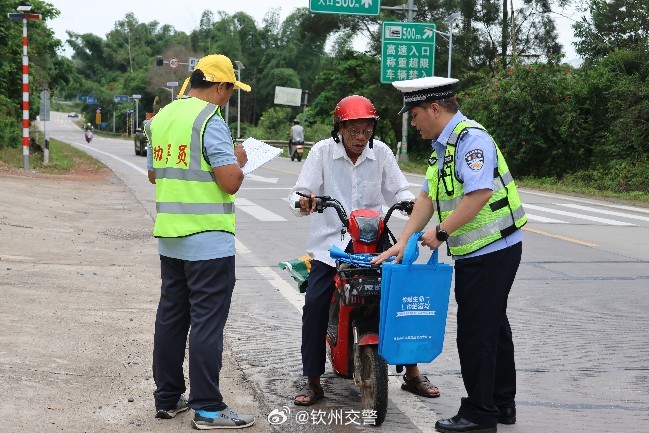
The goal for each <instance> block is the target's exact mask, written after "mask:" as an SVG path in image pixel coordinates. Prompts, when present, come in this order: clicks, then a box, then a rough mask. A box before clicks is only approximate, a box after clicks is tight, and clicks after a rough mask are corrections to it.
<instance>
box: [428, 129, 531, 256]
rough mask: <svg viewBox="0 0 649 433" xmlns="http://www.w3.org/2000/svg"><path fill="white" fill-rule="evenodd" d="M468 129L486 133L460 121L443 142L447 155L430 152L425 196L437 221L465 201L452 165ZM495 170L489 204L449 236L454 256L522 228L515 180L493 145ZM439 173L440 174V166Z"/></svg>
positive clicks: (521, 215) (523, 214)
mask: <svg viewBox="0 0 649 433" xmlns="http://www.w3.org/2000/svg"><path fill="white" fill-rule="evenodd" d="M469 128H478V129H482V130H483V131H484V130H485V129H484V127H482V125H480V124H478V123H476V122H473V121H471V120H463V121H461V122H460V123H458V124H457V126H456V127H455V128H454V129H453V132H452V133H451V135H450V137H449V138H448V140H447V142H446V155H443V156H442V158H440V157H439V156H438V155H437V154H436V152H433V154H432V155H431V159H430V160H429V163H430V165H429V167H428V170H427V171H426V179H427V180H428V193H429V195H430V197H431V199H432V200H433V201H434V202H435V205H436V208H437V218H438V221H439V222H440V224H441V222H442V221H444V220H445V219H446V218H448V216H449V215H450V214H451V213H452V212H453V211H454V210H455V208H456V207H457V205H458V204H459V203H460V201H461V200H462V198H463V197H464V188H463V184H462V182H460V181H459V180H458V178H457V176H456V170H455V161H456V154H455V153H456V150H457V143H458V142H459V141H460V140H461V139H462V137H463V136H464V134H465V133H466V132H467V130H468V129H469ZM494 146H495V148H496V154H497V156H498V167H497V168H496V169H494V185H493V195H492V196H491V199H490V200H489V202H488V203H487V204H486V205H485V206H484V207H483V208H482V209H481V210H480V212H478V214H477V215H476V216H475V217H474V218H473V219H472V220H471V221H469V222H468V223H466V224H465V225H463V226H462V227H460V228H459V229H457V230H456V231H454V232H453V233H450V234H449V237H448V240H447V241H446V243H447V245H448V248H449V250H450V251H451V254H452V255H453V256H464V255H467V254H471V253H473V252H475V251H477V250H479V249H480V248H483V247H485V246H487V245H489V244H491V243H493V242H496V241H497V240H499V239H502V238H504V237H506V236H508V235H510V234H511V233H513V232H514V231H516V230H517V229H519V228H521V227H523V225H525V223H526V222H527V217H526V215H525V211H524V210H523V206H522V203H521V200H520V198H519V196H518V191H517V190H516V185H515V183H514V178H513V177H512V175H511V173H510V172H509V168H508V167H507V163H506V162H505V158H503V155H502V153H501V152H500V149H499V148H498V146H497V145H496V144H495V143H494ZM440 161H441V163H442V164H443V165H442V170H441V171H440V170H439V164H440Z"/></svg>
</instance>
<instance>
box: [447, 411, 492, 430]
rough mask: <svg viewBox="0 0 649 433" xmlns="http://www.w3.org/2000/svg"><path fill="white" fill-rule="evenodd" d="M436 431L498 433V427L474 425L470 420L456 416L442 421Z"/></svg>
mask: <svg viewBox="0 0 649 433" xmlns="http://www.w3.org/2000/svg"><path fill="white" fill-rule="evenodd" d="M435 430H437V431H439V432H442V433H458V432H459V433H462V432H471V433H496V431H497V427H496V426H495V425H494V426H486V425H481V424H476V423H473V422H471V421H469V420H466V419H464V418H462V417H461V416H460V415H455V416H454V417H453V418H449V419H440V420H439V421H437V422H436V423H435Z"/></svg>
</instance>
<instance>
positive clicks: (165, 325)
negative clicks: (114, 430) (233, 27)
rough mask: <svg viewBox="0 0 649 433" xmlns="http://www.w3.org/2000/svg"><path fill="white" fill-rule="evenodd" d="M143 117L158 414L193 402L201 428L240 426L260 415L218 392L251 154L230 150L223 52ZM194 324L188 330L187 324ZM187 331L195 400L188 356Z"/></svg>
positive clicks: (229, 87)
mask: <svg viewBox="0 0 649 433" xmlns="http://www.w3.org/2000/svg"><path fill="white" fill-rule="evenodd" d="M188 83H189V85H190V90H189V91H188V92H187V95H186V96H184V97H182V98H181V99H177V100H175V101H172V102H171V103H170V104H169V105H167V106H166V107H164V108H163V109H162V110H160V111H159V112H158V113H157V114H156V116H155V117H154V118H153V119H151V121H150V122H147V123H146V125H145V127H144V128H145V132H146V135H147V137H148V139H149V143H150V148H149V151H148V152H147V156H148V169H149V181H150V182H151V183H155V186H156V210H157V217H156V221H155V227H154V230H153V234H154V236H155V237H157V238H158V252H159V254H160V266H161V271H162V272H161V276H162V286H161V296H160V301H159V304H158V312H157V315H156V322H155V336H154V340H153V378H154V380H155V383H156V390H155V392H154V397H155V407H156V417H158V418H162V419H169V418H173V417H175V416H176V415H177V414H178V413H180V412H183V411H185V410H187V409H189V408H190V407H191V408H192V409H194V410H195V415H194V419H193V420H192V426H193V427H194V428H197V429H214V428H242V427H248V426H251V425H252V424H254V422H255V418H254V417H253V416H249V415H243V414H239V413H237V412H235V411H234V410H233V409H232V408H229V407H228V406H227V405H226V404H225V402H224V401H223V396H222V394H221V391H220V389H219V372H220V369H221V356H222V351H223V329H224V327H225V322H226V319H227V317H228V312H229V310H230V301H231V298H232V291H233V289H234V283H235V273H234V264H235V263H234V253H235V247H234V232H235V217H234V194H235V193H236V192H237V191H238V190H239V187H240V186H241V183H242V182H243V172H242V171H241V167H243V165H245V163H246V162H247V160H248V158H247V155H246V152H245V150H244V149H243V147H242V146H233V144H232V137H231V135H230V129H229V128H228V125H227V124H226V122H225V121H224V120H223V118H222V115H221V110H222V109H223V108H224V107H225V104H226V103H227V102H228V100H229V99H230V97H231V96H232V93H233V91H234V89H236V88H240V89H242V90H244V91H250V86H248V85H246V84H243V83H240V82H238V81H237V80H236V79H235V75H234V68H233V67H232V62H231V61H230V59H229V58H227V57H226V56H223V55H220V54H213V55H209V56H206V57H203V58H202V59H201V60H200V61H199V62H198V64H197V65H196V68H195V70H194V71H193V72H192V75H191V76H190V77H189V78H188V80H187V82H186V83H185V85H184V86H183V89H182V91H181V93H182V94H184V93H185V90H186V88H187V84H188ZM190 325H191V330H190ZM188 332H189V334H190V336H189V372H190V391H189V399H187V398H185V396H184V395H183V393H184V392H185V389H186V387H185V379H184V376H183V361H184V357H185V344H186V341H187V334H188Z"/></svg>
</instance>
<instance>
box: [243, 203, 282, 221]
mask: <svg viewBox="0 0 649 433" xmlns="http://www.w3.org/2000/svg"><path fill="white" fill-rule="evenodd" d="M235 206H236V208H237V209H239V210H242V211H244V212H245V213H247V214H249V215H251V216H253V217H255V218H257V219H258V220H259V221H286V218H284V217H283V216H280V215H277V214H276V213H274V212H271V211H269V210H267V209H265V208H263V207H261V206H259V205H258V204H255V203H253V202H251V201H250V200H248V199H246V198H237V199H236V201H235Z"/></svg>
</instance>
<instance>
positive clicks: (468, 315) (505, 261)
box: [455, 242, 522, 426]
mask: <svg viewBox="0 0 649 433" xmlns="http://www.w3.org/2000/svg"><path fill="white" fill-rule="evenodd" d="M521 253H522V243H521V242H519V243H517V244H515V245H512V246H510V247H508V248H505V249H503V250H500V251H495V252H493V253H489V254H485V255H482V256H478V257H473V258H468V259H461V260H457V261H456V262H455V300H456V301H457V348H458V353H459V356H460V367H461V371H462V379H463V381H464V387H465V389H466V392H467V395H468V396H467V397H466V398H463V399H462V404H461V406H460V410H459V412H458V414H459V415H460V416H461V417H463V418H465V419H467V420H469V421H472V422H474V423H478V424H483V425H488V426H491V425H496V424H497V422H498V414H499V408H506V407H514V406H515V403H514V398H515V396H516V366H515V363H514V343H513V341H512V331H511V328H510V326H509V320H508V319H507V297H508V296H509V291H510V290H511V287H512V284H513V283H514V278H515V277H516V271H517V270H518V266H519V264H520V261H521Z"/></svg>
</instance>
